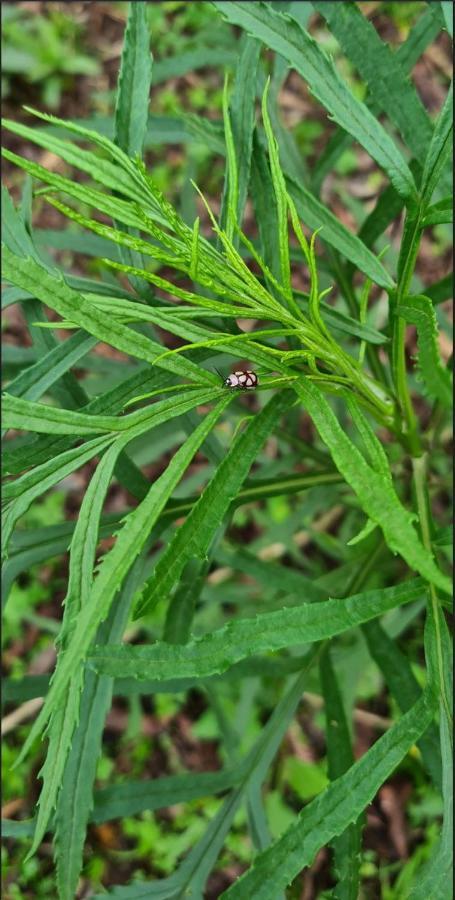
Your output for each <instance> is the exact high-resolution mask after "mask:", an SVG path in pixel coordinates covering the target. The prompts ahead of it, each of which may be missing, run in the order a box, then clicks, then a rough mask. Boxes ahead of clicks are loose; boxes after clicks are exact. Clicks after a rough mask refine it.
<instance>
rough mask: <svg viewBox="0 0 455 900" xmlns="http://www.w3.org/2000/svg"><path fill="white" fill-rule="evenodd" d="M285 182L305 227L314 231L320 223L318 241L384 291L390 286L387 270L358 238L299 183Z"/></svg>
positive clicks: (288, 180) (391, 285)
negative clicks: (342, 257) (336, 251)
mask: <svg viewBox="0 0 455 900" xmlns="http://www.w3.org/2000/svg"><path fill="white" fill-rule="evenodd" d="M286 183H287V188H288V191H289V193H290V195H291V197H292V199H293V200H294V203H295V205H296V209H297V212H298V214H299V216H300V218H301V219H302V221H303V222H305V224H306V225H308V227H309V228H312V229H315V230H316V229H317V228H320V227H321V226H323V229H322V231H321V239H322V240H324V241H326V242H327V243H328V244H330V245H331V246H333V247H335V249H336V250H338V251H339V252H340V253H341V254H342V256H345V257H346V259H349V260H350V261H351V262H352V263H354V265H355V266H356V267H357V268H358V269H359V270H360V271H361V272H363V273H364V274H365V275H367V276H368V277H369V278H371V280H372V282H373V284H378V285H380V286H381V287H384V288H386V289H387V290H389V289H390V288H392V287H393V281H392V278H391V277H390V275H389V273H388V272H387V271H386V269H385V268H384V266H383V265H382V263H381V262H380V261H379V260H378V258H377V257H376V256H375V255H374V254H373V253H372V252H371V250H369V249H368V247H367V246H366V244H364V243H363V241H361V240H360V238H358V237H356V236H355V235H354V234H352V233H351V232H350V231H348V229H347V228H345V226H344V225H342V224H341V222H340V221H339V219H337V217H336V216H334V214H333V213H331V212H330V210H328V209H327V208H326V207H325V206H324V205H323V204H322V203H320V202H319V200H317V199H316V197H314V195H313V194H312V193H311V192H310V191H308V190H307V189H306V188H304V187H303V186H302V185H297V184H295V183H294V182H293V181H292V180H290V179H287V180H286Z"/></svg>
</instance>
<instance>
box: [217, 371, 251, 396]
mask: <svg viewBox="0 0 455 900" xmlns="http://www.w3.org/2000/svg"><path fill="white" fill-rule="evenodd" d="M258 383H259V381H258V376H257V375H256V372H251V371H250V370H249V369H246V370H243V371H241V372H232V373H231V375H228V377H227V378H226V379H225V381H224V382H223V387H227V388H230V389H231V390H233V391H254V389H255V388H257V386H258Z"/></svg>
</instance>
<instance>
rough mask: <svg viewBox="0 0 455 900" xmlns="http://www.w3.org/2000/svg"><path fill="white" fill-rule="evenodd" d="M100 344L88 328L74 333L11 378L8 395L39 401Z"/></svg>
mask: <svg viewBox="0 0 455 900" xmlns="http://www.w3.org/2000/svg"><path fill="white" fill-rule="evenodd" d="M96 343H97V340H96V338H93V337H90V335H87V334H86V333H85V332H84V331H78V332H77V333H76V334H72V335H71V337H69V338H68V339H67V340H65V341H60V342H59V343H58V345H57V346H56V347H54V348H53V349H52V350H49V352H48V353H46V354H45V356H42V357H41V359H39V360H38V361H37V362H36V363H35V364H34V365H32V366H28V368H27V369H24V370H23V371H22V372H21V373H20V374H19V375H18V376H17V377H16V378H15V379H14V380H13V381H10V382H9V383H8V386H7V391H8V394H10V395H12V396H14V397H23V398H24V399H26V400H39V398H40V397H42V396H43V394H45V393H46V391H47V390H48V389H49V388H50V387H52V385H53V384H55V382H56V381H58V379H59V378H60V377H61V376H62V375H63V374H64V373H65V372H68V370H69V369H71V368H72V367H73V366H75V365H77V363H78V362H79V360H80V359H83V358H84V356H86V355H87V353H89V352H90V350H92V348H93V347H95V346H96Z"/></svg>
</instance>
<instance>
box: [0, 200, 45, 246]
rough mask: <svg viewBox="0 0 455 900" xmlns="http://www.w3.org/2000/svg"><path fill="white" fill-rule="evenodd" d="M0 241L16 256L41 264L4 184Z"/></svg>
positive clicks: (20, 216) (21, 218)
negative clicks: (0, 238) (0, 237)
mask: <svg viewBox="0 0 455 900" xmlns="http://www.w3.org/2000/svg"><path fill="white" fill-rule="evenodd" d="M2 240H4V242H5V244H6V245H7V247H9V248H10V250H12V252H13V253H16V254H17V255H18V256H24V257H26V256H31V257H32V258H33V259H35V260H36V262H42V260H41V258H40V256H39V253H38V251H37V249H36V247H35V244H34V242H33V240H32V238H31V236H30V234H29V232H28V231H27V229H26V227H25V222H24V220H23V217H22V215H21V213H20V212H19V210H17V209H16V207H15V206H14V203H13V201H12V199H11V197H10V195H9V192H8V189H7V188H6V187H5V185H4V184H2Z"/></svg>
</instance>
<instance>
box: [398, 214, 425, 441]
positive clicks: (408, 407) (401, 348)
mask: <svg viewBox="0 0 455 900" xmlns="http://www.w3.org/2000/svg"><path fill="white" fill-rule="evenodd" d="M420 219H421V211H420V208H419V210H418V211H417V212H416V213H415V214H414V215H413V216H410V215H409V214H408V216H407V218H406V221H405V224H404V230H403V239H402V242H401V250H400V259H399V262H398V276H399V277H398V284H397V288H396V291H395V292H394V293H393V294H391V295H390V301H391V313H392V316H391V318H392V373H393V381H394V385H395V391H396V395H397V400H398V406H399V409H400V410H401V415H402V427H401V434H402V438H403V439H404V442H405V443H406V446H407V449H408V450H409V452H410V453H411V456H413V457H417V456H420V455H421V453H422V447H421V442H420V437H419V433H418V424H417V419H416V415H415V412H414V408H413V406H412V401H411V397H410V394H409V389H408V380H407V373H406V355H405V335H406V322H405V320H404V319H402V318H401V316H399V315H398V314H397V312H396V310H397V308H398V307H399V305H400V303H401V301H402V300H403V299H404V298H405V297H406V296H407V294H408V293H409V288H410V286H411V281H412V276H413V274H414V268H415V264H416V259H417V254H418V251H419V246H420V234H421V228H420Z"/></svg>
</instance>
